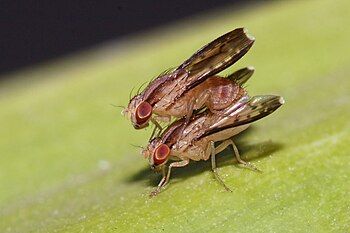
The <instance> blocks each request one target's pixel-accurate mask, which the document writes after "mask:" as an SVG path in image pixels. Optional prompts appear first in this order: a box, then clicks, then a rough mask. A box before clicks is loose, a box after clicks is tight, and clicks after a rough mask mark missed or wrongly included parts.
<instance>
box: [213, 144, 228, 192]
mask: <svg viewBox="0 0 350 233" xmlns="http://www.w3.org/2000/svg"><path fill="white" fill-rule="evenodd" d="M210 146H211V169H212V171H213V174H214V176H215V178H216V180H217V181H218V182H219V183H220V184H221V185H222V186H223V187H224V188H225V189H226V191H228V192H232V190H231V189H230V188H229V187H228V186H227V185H226V184H225V182H224V181H223V180H222V179H221V177H220V176H219V173H218V172H217V168H216V161H215V155H216V154H217V153H216V151H215V145H214V142H213V141H211V142H210Z"/></svg>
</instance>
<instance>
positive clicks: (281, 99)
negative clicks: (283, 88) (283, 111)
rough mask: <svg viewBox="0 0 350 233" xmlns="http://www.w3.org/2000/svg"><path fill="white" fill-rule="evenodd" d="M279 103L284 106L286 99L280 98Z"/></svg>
mask: <svg viewBox="0 0 350 233" xmlns="http://www.w3.org/2000/svg"><path fill="white" fill-rule="evenodd" d="M278 102H279V103H280V104H281V105H283V104H284V103H285V101H284V99H283V97H282V96H280V97H279V99H278Z"/></svg>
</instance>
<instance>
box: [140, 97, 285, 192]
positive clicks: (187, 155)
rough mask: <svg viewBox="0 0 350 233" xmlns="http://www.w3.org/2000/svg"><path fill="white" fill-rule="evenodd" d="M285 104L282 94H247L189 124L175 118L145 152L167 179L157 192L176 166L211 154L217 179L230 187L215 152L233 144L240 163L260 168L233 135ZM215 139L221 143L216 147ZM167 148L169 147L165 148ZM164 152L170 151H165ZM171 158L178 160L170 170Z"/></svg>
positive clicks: (193, 119) (184, 164) (192, 120)
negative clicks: (240, 149) (219, 170)
mask: <svg viewBox="0 0 350 233" xmlns="http://www.w3.org/2000/svg"><path fill="white" fill-rule="evenodd" d="M283 103H284V101H283V99H282V98H281V97H279V96H271V95H266V96H255V97H253V98H250V99H249V97H248V96H247V95H244V96H243V97H242V98H240V99H239V100H236V101H235V103H233V104H231V105H230V106H228V107H227V108H225V109H223V110H221V111H217V112H211V111H209V110H207V111H205V112H203V113H200V114H197V115H194V116H192V118H191V119H190V121H189V123H187V124H186V120H185V119H181V120H178V121H175V122H174V123H173V124H171V125H170V126H169V127H168V128H167V129H166V130H165V131H164V132H163V134H162V136H161V137H159V138H155V139H153V140H152V141H151V142H150V143H149V145H148V147H147V149H146V150H145V151H144V155H145V156H146V157H149V159H150V164H151V166H152V167H154V168H156V169H157V170H161V171H162V172H163V179H162V180H161V182H160V183H159V186H158V189H157V190H156V191H155V193H153V194H157V193H158V192H159V191H160V189H161V188H162V187H164V186H165V185H166V184H167V183H168V181H169V177H170V171H171V168H172V167H183V166H186V165H187V164H188V163H189V161H190V160H194V161H199V160H208V159H209V158H210V157H211V162H212V168H213V171H214V172H215V173H214V174H215V176H216V178H217V179H218V180H219V181H220V183H221V184H223V185H224V187H225V188H226V189H227V190H229V188H227V186H226V185H225V184H224V183H223V182H222V180H221V179H220V178H219V176H218V174H217V173H216V164H215V155H216V154H218V153H220V152H221V151H222V150H224V149H225V148H226V147H227V146H229V145H231V146H232V147H233V149H234V152H235V156H236V159H237V160H238V162H239V163H241V164H244V165H245V166H248V167H250V168H251V169H253V170H258V169H256V168H255V167H254V166H252V165H251V164H249V163H247V162H245V161H244V160H242V159H241V157H240V155H239V152H238V149H237V147H236V146H235V144H234V143H233V141H232V139H231V138H232V137H233V136H234V135H237V134H238V133H240V132H242V131H243V130H245V129H247V128H248V127H249V125H250V124H251V123H252V122H254V121H256V120H258V119H260V118H262V117H265V116H267V115H269V114H271V113H272V112H273V111H275V110H276V109H277V108H278V107H280V106H281V105H282V104H283ZM215 142H221V144H219V145H218V146H217V147H215V146H214V143H215ZM164 147H166V148H168V149H167V150H164ZM159 148H162V150H159ZM166 148H165V149H166ZM164 151H165V152H167V153H163V152H164ZM163 154H166V156H163ZM170 160H172V161H176V162H172V163H170V165H169V168H168V172H166V171H165V169H166V162H167V161H170Z"/></svg>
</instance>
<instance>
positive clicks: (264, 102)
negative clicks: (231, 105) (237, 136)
mask: <svg viewBox="0 0 350 233" xmlns="http://www.w3.org/2000/svg"><path fill="white" fill-rule="evenodd" d="M283 103H284V100H283V98H282V97H281V96H275V95H261V96H254V97H252V98H251V99H250V100H249V101H248V102H247V103H246V104H244V105H243V106H242V107H240V108H239V109H236V110H234V111H232V112H229V113H228V114H223V116H222V118H221V119H220V120H218V121H217V122H216V123H215V124H214V125H213V126H211V127H209V128H208V130H206V132H204V134H202V135H201V136H199V137H197V138H196V139H197V140H198V139H201V138H203V137H206V136H209V135H212V134H215V133H217V132H220V131H222V130H225V129H229V128H233V127H237V126H241V125H245V124H249V123H252V122H254V121H257V120H259V119H261V118H263V117H265V116H267V115H269V114H271V113H273V112H274V111H275V110H276V109H277V108H279V107H280V106H281V105H282V104H283Z"/></svg>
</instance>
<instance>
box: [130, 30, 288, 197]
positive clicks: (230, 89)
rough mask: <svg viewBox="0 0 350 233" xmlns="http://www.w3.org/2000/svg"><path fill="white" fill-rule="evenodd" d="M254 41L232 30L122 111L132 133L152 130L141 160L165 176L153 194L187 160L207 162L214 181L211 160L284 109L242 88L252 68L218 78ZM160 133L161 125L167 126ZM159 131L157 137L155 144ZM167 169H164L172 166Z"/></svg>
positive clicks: (268, 97) (276, 100) (278, 102)
mask: <svg viewBox="0 0 350 233" xmlns="http://www.w3.org/2000/svg"><path fill="white" fill-rule="evenodd" d="M253 43H254V38H252V37H251V36H249V35H247V33H246V31H245V30H244V29H243V28H238V29H235V30H233V31H231V32H228V33H226V34H225V35H223V36H221V37H219V38H217V39H215V40H214V41H212V42H210V43H209V44H207V45H206V46H204V47H203V48H201V49H200V50H198V51H197V52H196V53H195V54H194V55H192V56H191V57H190V58H189V59H187V60H186V61H185V62H183V63H182V64H181V65H180V66H179V67H178V68H176V69H175V70H173V71H170V72H167V73H165V74H162V75H161V76H159V77H157V78H156V79H154V80H153V81H151V82H150V83H149V85H148V86H147V87H146V88H145V90H143V91H142V92H141V93H140V94H138V95H136V96H135V97H133V98H132V99H131V100H130V102H129V105H128V107H127V108H126V109H125V110H124V111H123V112H124V115H126V116H128V118H129V119H130V120H131V122H132V124H133V126H134V128H135V129H142V128H145V127H147V126H148V125H149V121H151V122H153V123H154V124H155V129H154V131H153V133H152V136H151V140H150V142H149V144H148V146H147V148H146V149H144V150H143V152H142V153H143V154H144V156H145V157H146V158H148V159H149V163H150V165H151V167H152V168H154V169H155V170H156V171H159V172H161V173H162V174H163V178H162V180H161V181H160V183H159V185H158V188H157V189H156V190H155V191H154V192H152V195H155V194H157V193H158V192H159V191H160V190H161V189H162V188H163V187H164V186H165V185H166V184H167V183H168V181H169V178H170V172H171V168H172V167H183V166H186V165H187V164H188V163H189V161H190V160H195V161H198V160H208V159H209V158H210V157H211V161H212V168H213V171H214V174H215V177H216V178H217V179H218V180H219V182H220V183H221V184H223V185H224V187H225V188H226V189H228V188H227V187H226V185H225V184H224V183H223V182H222V180H221V179H220V177H219V176H218V175H217V173H216V165H215V155H216V154H217V153H219V152H220V151H222V150H224V149H225V148H226V147H227V146H229V145H232V146H233V149H234V153H235V156H236V158H237V160H238V162H240V163H242V164H244V165H246V166H250V167H251V168H253V169H255V167H253V166H252V165H250V164H249V163H246V162H245V161H243V160H242V159H241V158H240V155H239V153H238V149H237V147H236V146H235V144H234V143H233V141H232V140H231V139H230V138H232V136H234V135H236V134H238V133H239V132H241V131H243V130H245V129H246V128H247V127H248V126H249V124H250V123H252V122H253V121H256V120H258V119H260V118H262V117H264V116H266V115H269V114H270V113H272V112H273V111H275V110H276V109H277V108H278V107H279V106H281V105H282V104H283V99H282V97H279V96H272V95H266V96H255V97H252V98H250V97H249V96H248V94H247V92H246V90H245V89H244V88H243V87H242V85H243V84H244V83H245V82H246V81H247V80H248V79H249V78H250V77H251V76H252V74H253V72H254V69H253V68H249V67H247V68H243V69H240V70H238V71H236V72H234V73H233V74H231V75H229V76H228V77H220V76H218V75H217V74H218V73H219V72H220V71H222V70H224V69H226V68H227V67H229V66H231V65H232V64H234V63H235V62H236V61H238V60H239V59H240V58H241V57H243V56H244V55H245V54H246V53H247V52H248V50H249V49H250V48H251V47H252V45H253ZM172 118H175V119H178V120H176V121H175V122H173V123H172V124H170V125H169V126H168V127H167V128H166V129H165V130H164V132H163V133H162V131H163V129H162V127H161V126H160V124H159V121H163V122H168V123H170V122H171V119H172ZM157 130H158V133H157V134H156V137H155V138H153V136H154V134H155V132H156V131H157ZM215 142H221V144H219V145H218V146H217V147H215V145H214V143H215ZM170 161H173V162H171V163H170V165H169V166H167V164H168V163H169V162H170Z"/></svg>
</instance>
